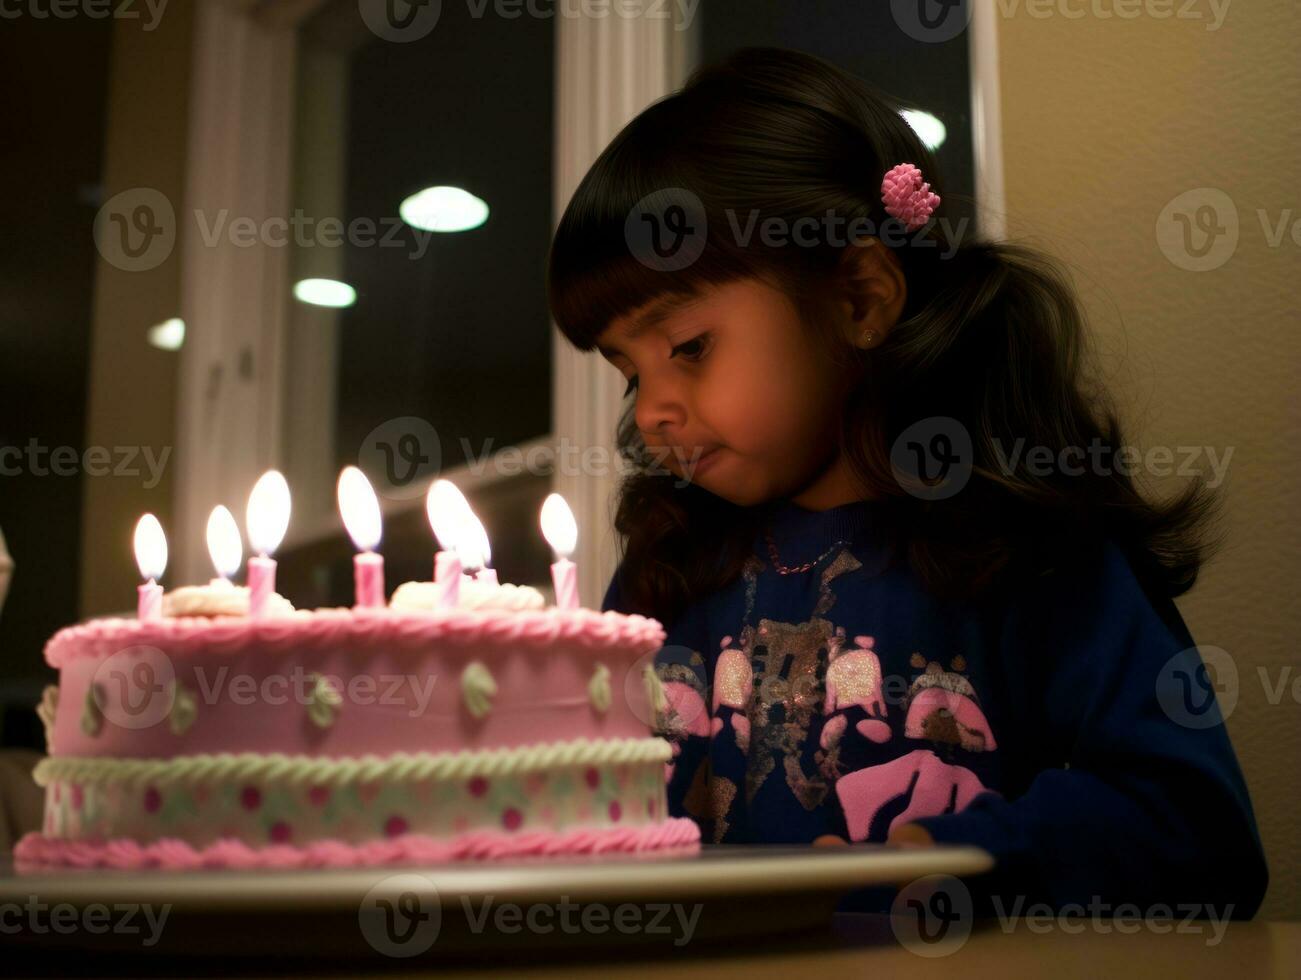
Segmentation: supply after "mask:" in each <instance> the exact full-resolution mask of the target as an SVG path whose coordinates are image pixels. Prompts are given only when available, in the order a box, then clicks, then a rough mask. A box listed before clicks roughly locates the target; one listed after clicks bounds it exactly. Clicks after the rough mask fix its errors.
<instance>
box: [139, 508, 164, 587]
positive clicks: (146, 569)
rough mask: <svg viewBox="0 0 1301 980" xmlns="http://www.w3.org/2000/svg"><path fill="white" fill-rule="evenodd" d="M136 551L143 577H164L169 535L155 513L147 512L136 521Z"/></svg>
mask: <svg viewBox="0 0 1301 980" xmlns="http://www.w3.org/2000/svg"><path fill="white" fill-rule="evenodd" d="M135 552H136V565H137V566H138V567H139V568H140V577H141V578H144V579H160V578H162V577H163V572H164V571H166V569H167V535H166V534H164V533H163V526H162V525H161V524H159V523H158V518H156V517H155V516H154V515H153V514H145V515H144V516H143V517H141V518H140V520H139V521H137V522H136V534H135Z"/></svg>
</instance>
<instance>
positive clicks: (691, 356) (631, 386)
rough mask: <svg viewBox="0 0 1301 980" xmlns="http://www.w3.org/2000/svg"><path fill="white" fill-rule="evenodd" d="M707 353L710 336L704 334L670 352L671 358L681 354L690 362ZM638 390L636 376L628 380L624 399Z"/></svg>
mask: <svg viewBox="0 0 1301 980" xmlns="http://www.w3.org/2000/svg"><path fill="white" fill-rule="evenodd" d="M707 353H709V334H708V333H702V334H700V335H699V336H698V337H692V338H691V339H690V340H687V341H684V342H683V343H681V344H678V346H676V347H674V348H673V350H672V351H670V352H669V357H671V358H672V357H677V356H678V355H679V354H680V355H682V356H683V357H685V358H686V359H687V360H688V361H699V360H700V359H701V358H703V357H704V356H705V355H706V354H707ZM636 390H637V375H635V374H634V375H633V376H632V377H631V378H629V379H628V387H627V388H625V389H624V391H623V397H624V398H627V397H628V396H629V395H631V394H632V393H633V392H634V391H636Z"/></svg>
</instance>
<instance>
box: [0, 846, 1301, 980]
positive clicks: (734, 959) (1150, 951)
mask: <svg viewBox="0 0 1301 980" xmlns="http://www.w3.org/2000/svg"><path fill="white" fill-rule="evenodd" d="M819 852H820V853H819ZM835 852H839V853H835ZM919 859H920V861H919ZM987 861H988V859H987V856H985V855H983V854H982V853H981V852H974V853H973V852H972V851H971V850H970V849H951V850H947V853H945V849H937V851H936V852H935V853H932V854H929V855H926V854H925V852H920V853H914V854H905V853H899V852H892V851H890V850H889V849H879V848H877V849H866V848H865V849H862V850H860V849H859V848H847V849H844V850H842V849H839V848H836V849H828V850H827V851H823V850H822V849H807V848H805V849H799V850H798V851H791V850H789V849H782V848H776V849H767V850H764V851H757V850H751V849H745V848H738V849H735V850H733V849H719V850H715V849H708V850H706V852H705V853H704V854H702V855H700V856H699V857H698V858H696V859H695V860H693V861H687V862H682V863H679V862H677V861H668V862H662V863H661V862H647V863H641V862H631V861H620V862H609V863H607V862H592V861H589V862H581V861H580V862H575V863H572V864H570V865H569V866H568V867H561V866H560V865H542V866H537V867H533V868H529V869H527V870H526V869H524V868H523V867H515V868H509V867H497V868H493V867H491V866H480V867H462V868H449V867H444V868H441V869H434V868H430V869H423V870H424V871H426V872H427V873H431V874H436V875H438V878H437V884H438V886H439V887H438V889H437V891H438V893H439V894H440V899H441V901H442V902H443V905H444V908H448V907H449V901H448V900H449V899H454V900H455V899H459V896H460V895H464V894H470V893H474V894H478V895H480V896H484V895H493V896H495V897H496V898H497V899H498V900H500V899H514V900H516V901H537V902H539V903H542V902H548V901H551V900H552V899H551V898H550V896H554V895H556V894H557V893H558V889H559V890H563V892H564V893H568V894H569V895H570V896H571V897H572V899H573V900H574V901H578V902H582V901H584V900H586V901H587V902H588V903H589V904H605V905H610V904H611V903H613V902H616V901H624V900H627V899H632V900H634V901H637V900H647V901H649V900H657V901H659V902H664V900H665V899H667V900H668V901H670V902H673V901H677V902H678V903H679V904H686V903H693V902H696V901H702V902H704V903H706V904H705V906H704V907H705V910H706V913H705V916H704V917H703V918H702V919H701V923H702V926H703V924H704V923H705V922H707V921H709V919H710V917H711V916H712V915H713V914H714V913H716V912H718V913H723V918H722V921H723V923H724V924H725V925H728V926H732V927H734V926H735V923H737V922H740V924H741V926H740V929H739V930H738V931H734V932H733V933H732V934H731V935H727V934H722V935H721V938H720V935H718V934H716V935H714V936H713V937H711V938H701V937H702V936H706V934H707V930H705V929H704V928H702V929H701V930H700V932H699V933H697V935H696V937H695V939H694V940H693V941H688V942H685V943H684V944H682V945H681V946H677V945H676V944H670V943H668V942H659V943H658V945H655V946H649V947H643V946H636V947H634V946H627V945H624V946H620V945H617V944H616V945H605V946H604V947H600V946H599V945H598V944H596V943H593V942H591V940H590V938H588V937H586V936H585V937H584V938H582V939H581V940H580V942H581V945H579V946H570V947H567V948H564V949H557V948H551V949H546V948H544V946H543V944H540V943H538V942H537V939H536V937H529V938H523V937H518V939H519V940H520V941H516V942H515V945H514V946H513V947H511V946H510V942H511V941H510V940H507V939H504V938H503V937H500V936H494V937H492V938H489V941H487V942H483V940H484V939H485V938H487V937H485V936H483V935H477V936H476V937H475V942H476V943H478V945H476V946H474V947H472V948H470V950H469V952H468V953H467V952H466V948H465V947H464V946H463V947H462V948H461V949H460V951H459V952H456V949H457V947H456V946H455V945H454V944H455V942H456V939H455V935H454V934H455V929H456V926H457V923H456V921H455V919H456V917H455V916H454V915H453V916H451V917H448V915H447V914H446V913H445V914H444V920H443V926H444V933H443V934H440V935H439V937H438V940H437V942H436V943H435V944H434V945H433V946H432V947H431V948H428V949H427V951H426V952H423V953H421V954H420V955H419V956H417V957H415V958H412V959H410V960H406V959H395V958H393V956H385V955H382V954H381V953H379V952H375V951H374V950H372V949H371V948H369V947H365V948H363V950H362V954H363V955H353V956H350V957H347V958H343V957H340V958H337V959H335V958H334V957H333V956H330V955H324V954H322V953H321V952H320V949H321V945H320V944H321V943H322V940H323V939H325V938H328V934H329V933H330V932H331V931H332V930H337V931H338V932H340V933H348V934H351V935H352V936H354V937H355V936H357V935H358V921H359V920H358V912H357V909H358V895H359V894H360V893H362V892H365V891H366V889H367V888H369V887H372V886H373V885H374V882H373V881H371V880H370V877H371V876H372V875H374V874H376V873H379V874H393V873H398V874H401V873H403V871H402V870H401V869H388V871H387V872H382V871H379V870H378V869H375V870H372V871H365V870H357V871H353V872H336V873H330V874H325V875H321V876H319V877H317V878H315V879H313V877H312V876H311V875H306V876H304V875H286V874H263V875H259V874H256V873H251V874H250V873H243V874H234V873H225V874H221V873H219V874H216V875H211V876H208V878H207V881H208V884H209V886H210V888H209V890H208V894H207V896H206V897H204V896H203V895H202V893H201V889H200V887H197V886H201V883H202V881H203V880H204V878H203V876H202V875H192V876H188V877H187V879H186V880H185V881H184V883H183V882H182V879H181V878H178V877H175V876H171V877H169V876H166V875H154V876H148V875H139V874H123V873H89V874H87V873H82V874H75V873H74V874H69V875H58V874H56V875H55V876H53V877H52V878H46V879H44V880H42V877H41V876H35V877H29V876H27V875H15V874H13V873H12V871H8V873H4V874H0V904H2V903H4V902H11V903H12V902H14V901H16V900H18V899H19V898H21V897H22V895H21V894H20V893H22V892H26V893H27V894H29V895H36V896H40V897H41V898H43V899H49V900H56V901H57V900H59V899H64V900H68V901H71V902H72V903H74V904H77V905H84V904H85V903H86V902H88V901H100V902H102V901H104V900H106V899H109V898H113V897H116V898H117V899H119V900H136V901H140V902H150V901H154V902H156V901H159V900H160V899H163V900H165V899H167V898H170V899H171V900H172V901H174V902H175V920H174V921H175V925H176V926H177V927H179V928H181V929H182V930H184V928H186V923H187V921H188V922H189V923H190V924H191V925H193V926H195V927H196V928H194V929H192V931H191V933H190V935H191V936H197V937H198V938H199V939H200V940H202V942H201V943H200V944H199V945H201V946H203V947H204V953H203V955H202V956H196V955H195V954H196V953H197V952H198V949H197V948H196V947H194V946H189V945H182V946H181V949H182V951H183V955H180V956H173V955H159V951H158V950H155V951H152V952H150V951H146V950H140V949H136V950H135V951H134V952H132V953H130V954H128V955H125V956H124V955H121V952H120V951H115V952H112V953H104V952H99V953H91V954H81V953H78V954H77V956H76V957H72V958H69V957H68V956H67V955H66V953H67V951H66V950H63V951H62V952H63V953H64V954H65V955H62V956H60V957H58V960H59V962H58V964H57V966H58V969H57V972H58V973H59V974H62V975H69V976H71V975H81V976H101V975H120V976H144V975H167V976H192V975H195V974H196V972H198V973H202V974H203V975H204V976H290V975H297V976H313V977H324V976H335V975H349V976H367V975H372V974H373V975H375V976H381V975H383V976H387V977H402V976H425V975H431V974H433V973H434V972H435V971H436V972H437V973H438V975H440V976H463V977H484V976H494V977H495V976H523V977H539V978H541V977H548V978H549V977H565V978H568V977H577V978H584V977H592V978H597V977H600V978H605V977H610V976H614V977H628V978H640V977H645V978H647V980H650V978H654V980H666V978H677V977H711V978H729V977H737V978H740V977H746V978H753V977H767V976H780V977H794V978H795V980H813V978H814V977H817V978H819V980H821V978H823V977H860V976H867V975H869V974H878V973H879V974H880V975H881V976H883V977H889V976H894V975H896V974H898V975H906V976H908V977H909V980H925V978H928V977H932V976H934V977H940V976H943V977H944V978H945V980H952V978H953V977H954V976H955V970H956V971H958V973H957V974H956V975H958V976H961V978H962V980H979V978H983V977H991V978H993V977H997V978H998V980H1007V978H1010V977H1020V976H1042V975H1044V974H1049V975H1051V976H1052V977H1053V980H1068V978H1072V977H1088V978H1089V980H1095V978H1099V977H1101V978H1103V980H1112V977H1117V978H1127V977H1130V976H1143V977H1158V978H1161V977H1167V976H1169V977H1179V978H1181V980H1182V978H1197V977H1215V978H1216V980H1225V978H1226V977H1227V978H1228V980H1247V978H1252V980H1254V978H1257V977H1265V978H1271V977H1279V978H1283V977H1287V978H1289V980H1291V978H1293V977H1301V923H1297V922H1224V923H1220V924H1218V925H1217V924H1215V923H1211V922H1208V921H1189V922H1184V921H1182V916H1181V915H1178V914H1176V916H1175V918H1174V919H1173V920H1167V921H1164V922H1147V923H1144V922H1141V921H1135V920H1129V921H1124V922H1121V921H1115V920H1111V919H1106V918H1098V919H1093V918H1090V917H1088V916H1087V915H1079V916H1076V917H1073V918H1066V919H1060V920H1052V919H1047V918H1037V919H1032V918H1018V919H1009V920H1006V921H1001V920H983V921H977V922H975V923H974V927H973V926H971V924H970V923H967V924H966V925H965V926H964V927H963V928H961V929H959V930H958V931H957V932H956V933H953V934H950V935H949V937H948V938H947V939H946V940H945V941H944V942H943V943H941V944H939V945H935V944H927V943H924V942H921V941H919V940H918V939H917V938H915V937H908V936H907V935H905V933H906V931H907V929H906V922H904V920H903V919H902V917H901V918H899V919H892V918H891V917H890V916H889V915H856V914H845V913H841V914H837V915H832V914H831V907H832V905H834V901H833V899H834V896H835V895H836V894H838V893H843V891H844V890H845V885H846V883H847V881H849V880H853V881H854V883H855V884H861V883H862V882H863V880H864V877H867V878H873V879H875V880H877V881H882V880H888V879H891V878H893V879H895V880H899V879H900V878H911V877H912V876H913V875H917V874H923V875H925V874H933V873H934V872H936V871H945V870H947V871H952V872H955V873H958V874H964V873H970V872H971V871H974V870H977V868H979V867H981V866H984V865H986V864H987ZM721 864H726V865H730V866H731V867H730V868H728V869H727V870H728V871H730V872H731V873H729V874H723V875H720V874H719V871H722V870H723V867H722V866H721ZM674 865H676V866H677V880H676V881H670V880H669V877H668V876H669V874H670V873H671V872H672V869H673V867H674ZM406 870H407V871H408V872H416V873H419V872H420V871H421V870H422V869H406ZM704 872H708V873H707V874H706V873H704ZM737 872H741V873H739V874H738V873H737ZM764 872H767V873H768V874H767V878H766V880H765V875H764ZM774 872H778V873H777V874H774ZM444 875H451V877H444ZM458 875H459V876H460V877H457V876H458ZM557 876H559V877H557ZM239 879H246V880H249V881H254V882H260V883H261V884H262V885H265V886H267V887H266V888H265V889H262V888H259V890H258V894H257V895H256V896H250V895H249V894H248V893H247V892H245V893H244V895H243V896H242V897H241V896H240V895H238V894H236V891H238V889H232V888H231V885H232V884H233V883H234V882H235V881H237V880H239ZM720 879H723V880H728V879H730V881H731V887H730V888H729V889H724V890H722V891H719V890H717V889H715V888H714V887H713V886H712V885H710V886H709V887H706V882H716V881H718V880H720ZM950 880H951V879H950ZM166 882H170V886H167V885H165V884H164V883H166ZM160 885H163V886H164V887H165V889H166V893H168V894H164V893H160V892H159V886H160ZM177 886H180V887H177ZM687 886H689V887H687ZM106 888H107V890H105V889H106ZM452 893H458V894H457V895H456V896H453V894H452ZM728 916H730V920H729V918H728ZM801 916H802V917H803V919H804V921H805V923H806V924H805V925H803V926H800V927H799V928H798V929H790V930H787V931H785V932H783V931H782V930H781V929H779V928H776V923H779V922H782V921H783V920H785V921H791V922H793V921H795V920H798V919H800V918H801ZM205 917H206V918H205ZM715 921H718V920H717V919H715ZM901 922H904V925H901ZM3 924H4V923H0V925H3ZM168 928H169V930H170V929H172V928H173V926H172V925H171V924H169V926H168ZM257 930H260V931H261V932H262V933H263V934H264V935H263V939H264V940H265V938H266V934H270V935H271V942H272V946H271V947H270V948H271V949H273V950H274V955H259V956H257V957H251V956H249V955H247V954H246V955H243V956H241V957H235V956H232V957H230V958H229V959H227V958H224V957H223V956H222V954H221V951H222V950H223V949H228V950H234V949H237V948H239V947H240V946H241V945H242V943H243V942H245V941H251V937H252V936H253V934H254V932H255V931H257ZM517 931H518V930H517ZM180 935H182V936H185V935H186V934H185V933H184V932H182V933H180ZM28 938H29V939H30V938H33V937H30V936H29V937H28ZM5 939H6V937H3V936H0V950H3V955H2V956H0V959H2V960H3V962H4V970H3V972H4V974H5V975H8V976H24V975H49V973H50V970H51V969H52V968H54V967H55V965H56V964H55V963H54V962H53V961H52V960H51V959H50V957H51V956H52V955H54V950H53V949H52V948H51V947H49V946H45V945H43V944H42V945H41V946H32V945H24V946H23V948H22V949H21V950H19V949H17V948H15V947H13V946H12V945H11V944H7V943H6V942H5ZM445 939H446V941H445ZM188 941H189V940H188V939H185V940H183V942H188ZM354 945H356V944H354ZM371 945H374V944H373V943H372V944H371ZM6 946H9V948H8V949H4V947H6ZM208 947H211V948H212V950H213V952H209V951H208ZM160 948H161V947H160ZM314 948H315V950H316V955H315V957H314V958H313V957H312V956H311V953H312V951H313V949H314ZM512 949H513V952H512V951H511V950H512ZM20 953H21V956H20V955H16V954H20ZM937 953H938V954H940V955H936V954H937Z"/></svg>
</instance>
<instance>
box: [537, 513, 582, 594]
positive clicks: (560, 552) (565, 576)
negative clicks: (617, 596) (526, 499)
mask: <svg viewBox="0 0 1301 980" xmlns="http://www.w3.org/2000/svg"><path fill="white" fill-rule="evenodd" d="M542 536H543V537H544V538H546V539H547V544H549V545H551V550H552V551H554V552H555V555H556V560H555V562H554V563H553V564H552V565H551V582H552V584H553V585H555V587H556V607H557V608H559V609H577V608H578V566H577V565H575V564H574V563H573V562H572V561H570V560H569V556H570V555H572V554H573V553H574V548H575V546H576V545H577V544H578V525H577V524H575V523H574V512H573V511H571V510H570V509H569V504H567V503H565V498H564V497H562V496H560V494H558V493H553V494H551V495H550V496H549V497H547V499H546V500H545V501H544V502H543V504H542Z"/></svg>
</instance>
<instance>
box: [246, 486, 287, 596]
mask: <svg viewBox="0 0 1301 980" xmlns="http://www.w3.org/2000/svg"><path fill="white" fill-rule="evenodd" d="M289 507H290V504H289V484H288V483H286V482H285V478H284V477H283V476H281V475H280V473H279V472H277V471H276V470H268V471H267V472H266V473H263V474H262V477H261V478H260V479H259V480H258V481H257V483H256V484H254V485H253V492H252V493H250V494H249V495H248V510H247V511H246V512H245V521H244V527H245V528H246V529H247V530H248V543H249V547H250V548H251V549H252V550H253V551H255V552H257V554H255V555H253V556H251V557H250V558H249V560H248V614H249V616H251V617H252V618H254V619H260V618H261V617H262V616H265V615H266V609H267V603H268V601H269V600H270V599H271V596H272V595H274V594H275V591H276V563H275V561H273V560H272V558H271V554H272V553H273V552H274V551H275V550H276V549H277V548H278V547H280V542H281V541H283V540H284V539H285V531H286V530H288V528H289Z"/></svg>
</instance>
